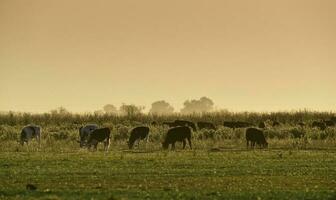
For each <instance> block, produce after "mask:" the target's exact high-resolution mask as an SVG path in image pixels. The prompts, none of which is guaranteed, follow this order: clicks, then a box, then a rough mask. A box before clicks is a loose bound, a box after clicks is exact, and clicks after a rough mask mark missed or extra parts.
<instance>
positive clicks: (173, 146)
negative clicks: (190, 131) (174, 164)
mask: <svg viewBox="0 0 336 200" xmlns="http://www.w3.org/2000/svg"><path fill="white" fill-rule="evenodd" d="M171 149H172V150H174V149H175V142H173V143H172V147H171Z"/></svg>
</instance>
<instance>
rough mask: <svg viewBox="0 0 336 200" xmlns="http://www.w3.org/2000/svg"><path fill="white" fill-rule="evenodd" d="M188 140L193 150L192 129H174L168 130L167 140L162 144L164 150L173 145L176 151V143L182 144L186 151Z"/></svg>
mask: <svg viewBox="0 0 336 200" xmlns="http://www.w3.org/2000/svg"><path fill="white" fill-rule="evenodd" d="M186 140H188V143H189V146H190V149H192V147H191V130H190V128H189V127H187V126H179V127H174V128H171V129H169V130H168V132H167V135H166V138H165V140H164V142H163V143H162V147H163V148H164V149H168V147H169V145H170V144H171V146H172V147H171V149H175V143H176V142H182V143H183V149H184V148H185V146H186Z"/></svg>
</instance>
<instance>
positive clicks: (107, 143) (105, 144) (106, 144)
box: [104, 138, 110, 151]
mask: <svg viewBox="0 0 336 200" xmlns="http://www.w3.org/2000/svg"><path fill="white" fill-rule="evenodd" d="M104 147H105V151H108V150H109V147H110V138H108V139H107V140H106V141H105V143H104Z"/></svg>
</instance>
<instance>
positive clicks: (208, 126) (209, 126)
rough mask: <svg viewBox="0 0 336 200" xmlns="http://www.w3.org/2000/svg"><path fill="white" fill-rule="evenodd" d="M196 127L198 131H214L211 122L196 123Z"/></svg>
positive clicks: (214, 128)
mask: <svg viewBox="0 0 336 200" xmlns="http://www.w3.org/2000/svg"><path fill="white" fill-rule="evenodd" d="M197 126H198V129H199V130H202V129H210V130H216V127H215V125H214V124H213V123H211V122H197Z"/></svg>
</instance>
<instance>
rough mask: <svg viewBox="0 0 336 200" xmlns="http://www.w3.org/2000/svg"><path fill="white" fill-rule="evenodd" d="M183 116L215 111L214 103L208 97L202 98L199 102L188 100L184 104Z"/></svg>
mask: <svg viewBox="0 0 336 200" xmlns="http://www.w3.org/2000/svg"><path fill="white" fill-rule="evenodd" d="M183 105H184V107H183V108H182V109H181V113H182V114H192V113H204V112H211V111H213V106H214V103H213V101H212V100H211V99H209V98H208V97H202V98H200V99H199V100H195V99H193V100H190V101H189V100H187V101H185V102H184V103H183Z"/></svg>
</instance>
